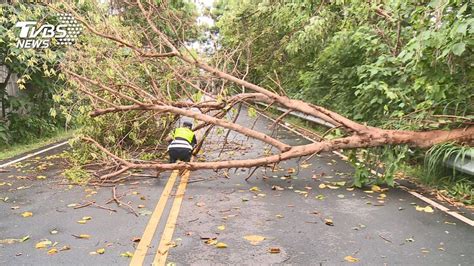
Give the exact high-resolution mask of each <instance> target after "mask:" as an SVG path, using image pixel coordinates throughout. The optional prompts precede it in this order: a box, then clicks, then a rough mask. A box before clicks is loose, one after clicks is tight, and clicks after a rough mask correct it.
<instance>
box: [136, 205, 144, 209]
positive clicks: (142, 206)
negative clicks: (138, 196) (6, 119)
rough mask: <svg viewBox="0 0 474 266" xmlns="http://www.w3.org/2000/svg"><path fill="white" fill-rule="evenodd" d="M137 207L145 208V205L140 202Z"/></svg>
mask: <svg viewBox="0 0 474 266" xmlns="http://www.w3.org/2000/svg"><path fill="white" fill-rule="evenodd" d="M137 208H139V209H142V208H145V205H143V204H140V205H138V206H137Z"/></svg>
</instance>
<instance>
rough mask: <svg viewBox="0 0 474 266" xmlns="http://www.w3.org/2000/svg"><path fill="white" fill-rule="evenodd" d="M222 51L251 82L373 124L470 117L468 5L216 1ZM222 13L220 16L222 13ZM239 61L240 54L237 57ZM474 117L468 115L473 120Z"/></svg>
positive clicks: (426, 123)
mask: <svg viewBox="0 0 474 266" xmlns="http://www.w3.org/2000/svg"><path fill="white" fill-rule="evenodd" d="M217 6H218V7H219V6H221V10H220V11H219V12H217V11H216V12H214V13H215V14H218V16H217V17H216V18H217V19H218V21H219V22H218V23H217V26H218V28H219V30H220V31H219V33H220V36H221V39H222V45H223V46H224V47H226V48H229V49H235V48H237V47H238V46H239V45H240V44H241V43H248V44H249V47H250V50H251V52H250V53H249V55H248V58H245V59H241V60H240V61H241V62H243V63H241V64H242V66H241V67H244V66H243V65H244V63H245V62H246V60H249V62H250V66H251V67H250V69H251V71H250V74H249V78H250V79H251V80H252V81H254V82H257V83H261V84H264V85H267V86H273V85H274V84H273V81H272V79H273V80H275V79H276V76H278V79H279V80H280V81H281V85H282V87H283V88H285V89H286V90H287V92H288V93H289V94H290V95H292V96H293V97H297V98H300V99H310V100H311V101H312V102H313V103H317V104H319V105H323V106H326V107H328V108H331V109H333V110H337V111H339V112H342V113H343V114H345V115H348V116H349V117H351V118H353V119H355V120H357V121H364V122H367V123H368V124H370V125H374V126H383V127H385V128H396V129H406V128H410V129H428V128H442V127H443V126H444V125H445V124H447V120H446V119H447V118H446V117H436V116H434V115H456V116H468V115H472V111H473V96H474V94H473V91H474V85H473V84H474V82H473V81H474V80H473V79H474V73H473V71H472V62H473V53H472V47H473V45H474V39H473V36H474V17H473V16H472V13H473V7H472V5H471V4H469V1H421V2H420V1H398V0H392V1H359V0H353V1H331V2H328V1H308V0H301V1H291V2H272V1H232V0H231V1H220V2H219V4H218V5H217ZM222 9H223V11H222ZM244 56H246V54H244ZM470 118H472V116H471V117H470Z"/></svg>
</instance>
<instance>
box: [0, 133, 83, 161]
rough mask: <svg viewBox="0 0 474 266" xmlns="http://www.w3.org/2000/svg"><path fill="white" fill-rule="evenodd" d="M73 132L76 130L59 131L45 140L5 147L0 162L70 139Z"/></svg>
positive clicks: (0, 152)
mask: <svg viewBox="0 0 474 266" xmlns="http://www.w3.org/2000/svg"><path fill="white" fill-rule="evenodd" d="M75 132H76V130H68V131H64V130H61V131H59V132H58V133H57V134H55V135H54V136H51V137H47V138H46V137H45V138H39V139H37V140H35V141H34V142H32V143H28V144H18V145H12V146H10V147H7V148H6V149H5V150H3V148H2V150H1V151H0V160H4V159H8V158H11V157H14V156H17V155H19V154H22V153H25V152H28V151H31V150H34V149H38V148H41V147H43V146H46V145H48V144H51V143H55V142H59V141H62V140H66V139H68V138H70V137H72V136H73V135H74V133H75Z"/></svg>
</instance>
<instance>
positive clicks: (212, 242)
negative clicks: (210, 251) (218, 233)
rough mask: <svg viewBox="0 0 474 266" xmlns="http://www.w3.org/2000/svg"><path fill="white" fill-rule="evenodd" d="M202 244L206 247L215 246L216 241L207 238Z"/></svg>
mask: <svg viewBox="0 0 474 266" xmlns="http://www.w3.org/2000/svg"><path fill="white" fill-rule="evenodd" d="M204 243H206V244H208V245H215V244H217V239H216V238H209V239H207V240H206V241H204Z"/></svg>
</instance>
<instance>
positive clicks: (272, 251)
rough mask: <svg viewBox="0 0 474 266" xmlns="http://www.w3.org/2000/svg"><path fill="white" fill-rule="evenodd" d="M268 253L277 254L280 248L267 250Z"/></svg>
mask: <svg viewBox="0 0 474 266" xmlns="http://www.w3.org/2000/svg"><path fill="white" fill-rule="evenodd" d="M268 252H269V253H272V254H278V253H280V248H275V247H271V248H269V249H268Z"/></svg>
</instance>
